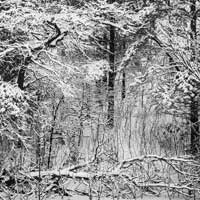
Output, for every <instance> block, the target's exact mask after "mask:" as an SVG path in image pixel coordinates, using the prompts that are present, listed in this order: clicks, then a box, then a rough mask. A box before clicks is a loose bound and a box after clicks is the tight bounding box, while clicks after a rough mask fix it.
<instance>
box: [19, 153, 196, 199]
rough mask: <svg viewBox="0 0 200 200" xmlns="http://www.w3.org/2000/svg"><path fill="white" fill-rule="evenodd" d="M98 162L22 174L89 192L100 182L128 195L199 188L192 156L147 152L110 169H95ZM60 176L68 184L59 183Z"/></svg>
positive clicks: (184, 192) (109, 191) (185, 192)
mask: <svg viewBox="0 0 200 200" xmlns="http://www.w3.org/2000/svg"><path fill="white" fill-rule="evenodd" d="M95 166H96V164H95V160H92V161H91V162H86V163H83V164H78V165H76V166H71V167H66V168H63V169H53V170H47V171H46V170H44V171H41V172H38V171H34V172H29V173H24V172H22V173H21V175H22V176H24V177H26V178H28V179H31V180H40V178H39V177H41V183H42V180H43V179H44V180H46V179H48V180H51V181H49V184H48V188H52V187H53V186H52V187H51V184H54V186H55V184H56V187H58V188H65V189H66V191H70V192H75V193H79V192H80V193H84V194H86V195H89V192H88V191H89V188H90V187H91V191H92V192H93V193H94V194H95V195H96V194H97V193H98V192H99V187H100V186H101V191H102V195H108V196H112V194H113V192H114V193H118V192H119V194H120V195H125V196H126V197H128V196H129V195H131V198H133V196H134V195H136V196H138V195H140V194H141V193H151V194H153V195H157V196H159V195H160V194H161V193H162V192H164V191H171V192H173V193H180V194H182V195H186V196H187V195H188V191H193V192H194V191H196V192H200V186H199V183H198V182H199V171H200V165H199V162H198V161H196V160H193V159H192V158H191V157H172V158H168V157H163V156H158V155H145V156H140V157H135V158H131V159H127V160H123V161H121V162H119V163H118V164H116V165H115V166H113V167H112V169H111V170H109V171H98V170H95ZM177 177H178V178H177ZM61 179H62V182H63V184H64V185H65V186H64V185H63V186H61V185H59V184H60V183H59V182H58V180H61ZM70 180H73V181H72V182H70ZM72 183H73V184H72ZM74 184H75V185H74ZM83 188H84V189H83ZM49 190H50V189H49ZM129 197H130V196H129Z"/></svg>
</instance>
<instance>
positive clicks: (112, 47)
mask: <svg viewBox="0 0 200 200" xmlns="http://www.w3.org/2000/svg"><path fill="white" fill-rule="evenodd" d="M113 2H114V0H109V3H113ZM109 29H110V30H109V32H110V41H109V51H110V53H109V63H110V71H109V73H108V117H107V119H108V126H109V127H110V128H112V127H113V126H114V106H115V105H114V102H115V98H114V86H115V27H114V26H112V25H110V28H109Z"/></svg>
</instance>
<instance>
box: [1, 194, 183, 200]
mask: <svg viewBox="0 0 200 200" xmlns="http://www.w3.org/2000/svg"><path fill="white" fill-rule="evenodd" d="M0 199H1V196H0ZM4 199H5V200H7V199H9V198H5V196H4ZM11 199H15V200H24V199H26V200H38V197H36V198H34V197H28V198H25V197H24V196H20V195H19V196H16V197H14V198H11ZM41 199H42V200H89V197H87V196H81V195H74V196H73V197H62V196H58V195H52V196H51V197H47V198H43V197H42V198H41ZM182 199H183V198H181V197H180V198H177V197H175V198H172V197H171V198H169V197H167V196H161V197H155V196H147V195H145V196H143V197H140V198H136V199H129V200H182ZM92 200H98V199H97V198H95V197H94V198H92ZM100 200H117V198H115V199H113V198H106V197H102V198H101V199H100ZM119 200H124V199H119Z"/></svg>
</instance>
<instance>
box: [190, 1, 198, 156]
mask: <svg viewBox="0 0 200 200" xmlns="http://www.w3.org/2000/svg"><path fill="white" fill-rule="evenodd" d="M190 12H191V13H190V14H191V17H192V19H191V23H190V29H191V49H192V55H191V61H192V62H194V61H195V60H196V51H195V46H196V39H197V37H196V36H197V15H196V0H190ZM194 87H197V84H196V81H194ZM198 118H199V117H198V100H197V94H196V93H195V92H193V97H191V104H190V122H191V147H190V148H191V153H192V154H193V155H196V154H197V153H198V149H199V148H198V145H199V124H198Z"/></svg>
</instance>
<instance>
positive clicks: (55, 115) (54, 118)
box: [47, 96, 64, 169]
mask: <svg viewBox="0 0 200 200" xmlns="http://www.w3.org/2000/svg"><path fill="white" fill-rule="evenodd" d="M63 99H64V96H63V97H62V98H61V99H60V101H59V102H58V104H57V105H56V107H55V108H54V107H53V124H52V127H51V133H50V141H49V155H48V161H47V168H48V169H49V168H50V162H51V152H52V145H53V135H54V129H55V123H56V117H57V113H58V109H59V107H60V104H61V102H62V100H63Z"/></svg>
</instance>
